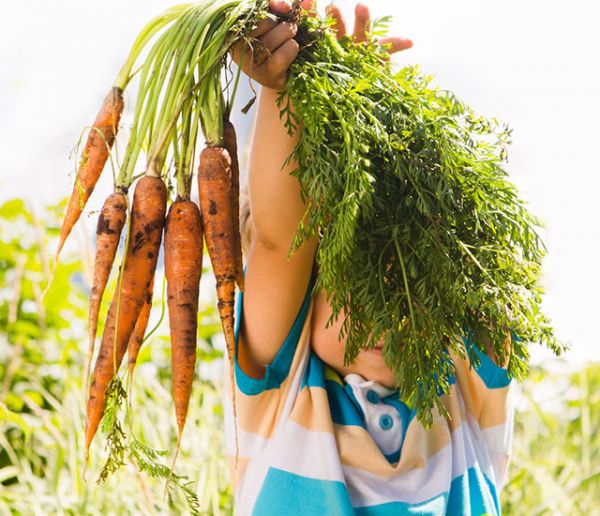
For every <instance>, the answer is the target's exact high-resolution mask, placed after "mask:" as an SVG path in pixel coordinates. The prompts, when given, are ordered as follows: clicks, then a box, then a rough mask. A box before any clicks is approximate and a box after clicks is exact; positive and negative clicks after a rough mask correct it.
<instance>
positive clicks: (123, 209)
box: [84, 189, 127, 386]
mask: <svg viewBox="0 0 600 516" xmlns="http://www.w3.org/2000/svg"><path fill="white" fill-rule="evenodd" d="M126 219H127V196H126V195H125V192H124V191H123V190H122V189H117V191H116V192H114V193H113V194H111V195H109V196H108V197H107V198H106V201H104V205H103V206H102V210H101V211H100V216H99V217H98V225H97V227H96V256H95V258H94V276H93V282H92V289H91V292H90V307H89V314H88V327H89V352H88V361H87V364H86V368H85V376H84V378H85V384H86V386H87V383H88V378H89V372H90V365H91V363H92V357H93V355H94V346H95V341H96V330H97V328H98V313H99V312H100V303H101V301H102V296H103V294H104V289H105V288H106V283H107V282H108V277H109V276H110V271H111V270H112V266H113V262H114V261H115V255H116V254H117V248H118V247H119V240H120V238H121V232H122V231H123V226H124V225H125V220H126Z"/></svg>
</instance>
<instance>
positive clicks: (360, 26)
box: [354, 4, 371, 43]
mask: <svg viewBox="0 0 600 516" xmlns="http://www.w3.org/2000/svg"><path fill="white" fill-rule="evenodd" d="M370 23H371V16H370V14H369V8H368V7H367V6H366V5H365V4H356V7H355V8H354V41H356V42H357V43H360V42H361V41H365V40H366V39H367V29H368V28H369V24H370Z"/></svg>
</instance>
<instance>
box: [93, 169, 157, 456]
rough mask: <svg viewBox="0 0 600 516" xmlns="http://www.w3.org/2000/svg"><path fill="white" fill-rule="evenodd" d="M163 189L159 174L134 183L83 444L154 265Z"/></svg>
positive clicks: (96, 419) (100, 412)
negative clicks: (124, 247) (121, 264)
mask: <svg viewBox="0 0 600 516" xmlns="http://www.w3.org/2000/svg"><path fill="white" fill-rule="evenodd" d="M166 202H167V189H166V187H165V184H164V183H163V181H162V179H160V178H159V177H151V176H145V177H143V178H142V179H140V180H139V181H138V183H137V185H136V187H135V191H134V194H133V203H132V208H131V224H130V228H129V238H128V245H127V250H126V255H125V266H124V269H123V273H122V278H121V281H120V290H118V291H117V293H116V294H115V297H114V298H113V300H112V303H111V305H110V309H109V312H108V316H107V320H106V324H105V327H104V335H103V336H102V342H101V344H100V352H99V353H98V358H97V360H96V365H95V368H94V372H93V375H92V384H91V385H90V391H89V396H88V402H87V420H86V426H85V442H86V450H88V449H89V446H90V444H91V442H92V439H93V438H94V435H95V434H96V431H97V430H98V425H99V424H100V420H101V419H102V415H103V414H104V407H105V403H106V398H105V396H106V393H105V391H106V386H107V385H108V383H109V382H110V380H111V379H112V378H113V377H114V376H115V374H116V372H117V369H118V368H119V366H120V364H121V361H122V360H123V355H124V354H125V349H126V347H127V343H128V342H129V338H130V337H131V333H132V332H133V329H134V326H135V323H136V322H137V320H138V318H139V314H140V312H141V310H142V306H143V305H144V301H145V299H146V296H147V293H148V289H149V288H150V284H151V283H152V277H153V276H154V271H155V270H156V262H157V260H158V252H159V251H160V243H161V239H162V229H163V226H164V221H165V211H166Z"/></svg>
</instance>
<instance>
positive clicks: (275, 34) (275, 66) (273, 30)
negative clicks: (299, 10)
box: [231, 0, 312, 90]
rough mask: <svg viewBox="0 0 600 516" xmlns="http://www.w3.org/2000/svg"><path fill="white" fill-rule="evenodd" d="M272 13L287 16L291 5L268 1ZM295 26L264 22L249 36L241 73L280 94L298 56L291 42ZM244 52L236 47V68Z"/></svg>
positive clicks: (233, 53)
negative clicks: (278, 91)
mask: <svg viewBox="0 0 600 516" xmlns="http://www.w3.org/2000/svg"><path fill="white" fill-rule="evenodd" d="M311 4H312V1H311V0H305V1H303V3H302V6H303V7H304V8H305V9H309V8H310V5H311ZM270 8H271V12H273V13H274V14H286V13H288V12H289V11H290V10H291V5H290V4H288V3H287V2H285V1H283V0H271V2H270ZM297 28H298V27H297V25H296V24H295V23H289V22H279V23H278V22H276V21H273V20H270V19H268V18H265V19H264V20H261V21H260V22H259V23H258V26H257V27H256V29H255V30H254V31H252V32H251V33H250V34H249V35H248V36H249V38H252V39H253V40H252V51H251V50H250V48H249V47H250V45H249V44H246V45H245V46H246V48H245V52H244V58H243V61H242V71H243V72H244V73H245V74H246V75H248V76H249V77H251V78H252V79H254V80H255V81H257V82H259V83H260V84H262V85H263V86H266V87H267V88H271V89H273V90H283V89H284V88H285V85H286V83H287V76H288V68H289V67H290V65H291V64H292V62H293V61H294V59H296V56H297V55H298V50H299V47H298V43H297V42H296V40H294V39H293V38H294V36H295V35H296V30H297ZM242 50H244V42H242V41H239V42H238V43H236V44H235V45H234V46H233V48H232V51H231V58H232V59H233V61H234V62H235V63H236V64H239V62H240V57H241V55H242Z"/></svg>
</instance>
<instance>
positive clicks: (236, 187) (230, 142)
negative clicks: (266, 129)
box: [223, 115, 244, 292]
mask: <svg viewBox="0 0 600 516" xmlns="http://www.w3.org/2000/svg"><path fill="white" fill-rule="evenodd" d="M223 147H225V148H226V149H227V152H228V153H229V157H230V158H231V210H232V216H233V217H232V222H233V239H234V248H233V250H234V253H235V281H236V283H237V284H238V287H239V288H240V290H241V291H242V292H243V291H244V264H243V262H242V238H241V236H240V165H239V162H238V154H237V137H236V134H235V128H234V127H233V124H232V123H231V120H229V117H228V116H227V115H225V119H224V120H223Z"/></svg>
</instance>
